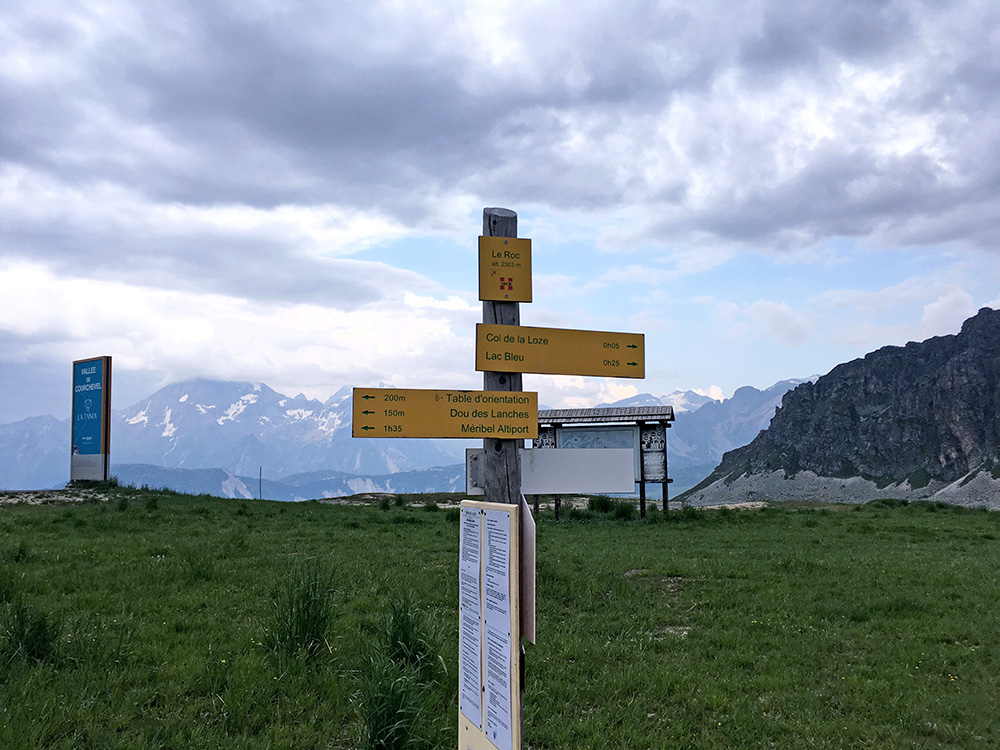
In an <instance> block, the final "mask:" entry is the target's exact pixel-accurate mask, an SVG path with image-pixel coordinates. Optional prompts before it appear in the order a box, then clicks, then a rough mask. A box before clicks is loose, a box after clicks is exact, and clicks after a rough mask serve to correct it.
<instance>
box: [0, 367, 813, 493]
mask: <svg viewBox="0 0 1000 750" xmlns="http://www.w3.org/2000/svg"><path fill="white" fill-rule="evenodd" d="M801 382H802V381H798V380H789V381H782V382H781V383H777V384H775V385H774V386H772V387H770V388H768V389H766V390H764V391H760V390H757V389H756V388H752V387H744V388H740V389H739V390H737V391H736V393H735V394H734V395H733V397H732V398H730V399H726V400H725V401H715V400H713V399H711V398H709V397H707V396H704V395H701V394H698V393H695V392H693V391H676V392H674V393H672V394H668V395H665V396H653V395H651V394H641V395H638V396H635V397H633V398H629V399H625V400H622V401H618V402H615V403H613V404H606V406H628V405H667V404H669V405H671V406H673V407H674V409H675V411H676V421H675V423H674V425H673V428H672V429H671V430H670V431H669V432H668V460H669V466H670V474H671V477H672V478H673V479H674V484H673V485H672V491H673V492H680V491H683V490H684V489H686V488H688V487H690V486H692V485H694V484H695V483H697V482H698V481H699V480H700V479H702V478H703V477H705V476H706V475H707V474H708V473H709V472H710V471H711V470H712V469H713V468H714V467H715V466H716V465H717V464H718V462H719V460H720V459H721V458H722V455H723V453H724V452H725V451H727V450H730V449H732V448H735V447H738V446H740V445H744V444H745V443H747V442H749V441H750V440H751V439H753V437H754V436H756V434H757V433H758V432H759V431H760V430H761V429H762V428H763V427H764V426H766V424H767V420H768V419H769V418H770V416H771V415H772V414H773V412H774V408H775V406H776V405H777V404H778V403H779V402H780V399H781V396H782V395H783V394H784V392H785V391H787V390H788V389H789V388H791V387H794V386H795V385H797V384H799V383H801ZM351 408H352V401H351V389H350V388H343V389H341V390H340V391H338V392H337V393H335V394H334V395H333V396H331V397H330V398H329V399H327V400H326V401H325V402H322V401H319V400H316V399H309V398H306V397H305V396H304V395H301V394H300V395H298V396H295V397H294V398H290V397H288V396H285V395H283V394H281V393H278V392H277V391H274V390H273V389H271V388H270V387H268V386H267V385H264V384H254V383H248V382H232V381H212V380H191V381H186V382H182V383H175V384H172V385H168V386H166V387H164V388H161V389H160V390H158V391H157V392H156V393H154V394H152V395H151V396H149V397H148V398H145V399H142V400H141V401H139V402H137V403H135V404H133V405H132V406H130V407H128V408H126V409H123V410H115V411H114V412H113V413H112V429H111V444H112V449H111V450H112V474H114V475H115V476H116V477H118V479H119V481H120V482H122V483H127V484H135V485H137V486H141V485H148V486H153V487H161V486H162V487H170V488H172V489H176V490H178V491H185V492H198V493H202V492H203V493H208V494H215V495H221V496H227V497H255V496H257V495H258V493H261V494H263V495H264V496H265V497H270V498H271V499H280V500H301V499H308V498H311V497H336V496H342V495H349V494H354V493H355V492H362V491H386V492H426V491H462V490H463V489H464V486H465V466H464V461H465V458H464V456H465V448H466V447H473V446H478V445H479V444H480V443H479V442H478V441H456V440H413V439H378V438H368V439H364V440H357V439H353V438H352V437H351V429H350V426H351ZM69 432H70V423H69V420H68V419H65V420H58V419H56V418H55V417H52V416H42V417H32V418H29V419H24V420H21V421H19V422H14V423H11V424H6V425H0V489H39V488H51V487H59V486H62V485H63V484H65V482H66V481H67V478H68V476H67V475H68V464H69V451H68V446H69V443H70V436H69ZM650 496H651V497H654V496H656V493H655V491H654V492H652V493H651V495H650Z"/></svg>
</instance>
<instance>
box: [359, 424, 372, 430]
mask: <svg viewBox="0 0 1000 750" xmlns="http://www.w3.org/2000/svg"><path fill="white" fill-rule="evenodd" d="M361 429H362V430H374V429H375V428H374V427H369V426H368V425H365V426H364V427H362V428H361Z"/></svg>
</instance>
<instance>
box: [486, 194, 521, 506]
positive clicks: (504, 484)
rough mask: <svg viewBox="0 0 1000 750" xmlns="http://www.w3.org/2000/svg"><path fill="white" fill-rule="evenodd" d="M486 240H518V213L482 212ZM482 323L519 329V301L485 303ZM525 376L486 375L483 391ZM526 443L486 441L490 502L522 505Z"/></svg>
mask: <svg viewBox="0 0 1000 750" xmlns="http://www.w3.org/2000/svg"><path fill="white" fill-rule="evenodd" d="M483 236H484V237H517V214H516V213H515V212H514V211H511V210H510V209H507V208H484V209H483ZM483 323H488V324H495V325H506V326H518V325H521V311H520V306H519V303H517V302H493V301H484V302H483ZM521 383H522V377H521V373H519V372H483V390H486V391H520V390H521ZM523 446H524V441H523V440H503V439H498V438H483V449H484V451H485V453H486V455H485V464H486V465H485V470H484V473H483V479H484V484H485V497H484V498H483V499H484V500H485V501H486V502H488V503H512V504H515V505H516V504H517V503H519V502H520V497H521V457H520V455H519V454H518V451H517V449H518V448H521V447H523Z"/></svg>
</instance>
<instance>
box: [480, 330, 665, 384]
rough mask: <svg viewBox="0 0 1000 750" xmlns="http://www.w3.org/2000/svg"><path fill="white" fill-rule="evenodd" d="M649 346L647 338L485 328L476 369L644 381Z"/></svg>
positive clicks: (602, 333) (560, 331)
mask: <svg viewBox="0 0 1000 750" xmlns="http://www.w3.org/2000/svg"><path fill="white" fill-rule="evenodd" d="M645 346H646V345H645V336H643V334H641V333H612V332H607V331H578V330H573V329H567V328H531V327H529V326H504V325H492V324H486V323H479V324H478V325H476V369H477V370H480V371H482V372H534V373H545V374H549V375H598V376H600V375H603V376H607V377H615V378H644V377H646V350H645Z"/></svg>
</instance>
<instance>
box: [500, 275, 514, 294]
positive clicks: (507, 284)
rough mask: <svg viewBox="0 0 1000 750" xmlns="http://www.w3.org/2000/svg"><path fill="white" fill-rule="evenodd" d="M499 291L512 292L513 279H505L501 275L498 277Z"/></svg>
mask: <svg viewBox="0 0 1000 750" xmlns="http://www.w3.org/2000/svg"><path fill="white" fill-rule="evenodd" d="M500 291H501V292H513V291H514V279H505V278H504V277H503V276H501V277H500Z"/></svg>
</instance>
